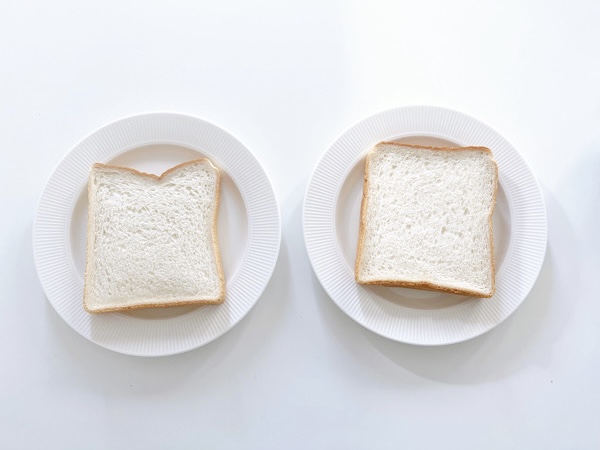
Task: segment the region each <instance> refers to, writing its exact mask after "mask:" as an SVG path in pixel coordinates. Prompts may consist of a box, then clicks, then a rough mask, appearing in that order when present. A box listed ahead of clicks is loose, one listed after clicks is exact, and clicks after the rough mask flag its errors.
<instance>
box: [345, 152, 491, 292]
mask: <svg viewBox="0 0 600 450" xmlns="http://www.w3.org/2000/svg"><path fill="white" fill-rule="evenodd" d="M497 180H498V169H497V166H496V163H495V162H494V160H493V159H492V152H491V151H490V150H489V149H488V148H485V147H456V148H441V147H424V146H417V145H407V144H399V143H394V142H381V143H379V144H377V145H376V146H375V147H374V148H373V149H372V150H371V151H370V152H369V154H368V156H367V160H366V166H365V178H364V187H363V198H362V205H361V218H360V230H359V238H358V248H357V255H356V265H355V277H356V281H357V282H358V283H360V284H376V285H385V286H396V287H408V288H414V289H426V290H434V291H442V292H451V293H455V294H461V295H470V296H475V297H491V296H492V295H493V294H494V290H495V266H494V245H493V233H492V231H493V230H492V213H493V211H494V205H495V202H496V190H497V182H498V181H497Z"/></svg>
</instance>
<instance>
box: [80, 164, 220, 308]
mask: <svg viewBox="0 0 600 450" xmlns="http://www.w3.org/2000/svg"><path fill="white" fill-rule="evenodd" d="M199 162H202V163H208V165H209V166H210V167H211V168H212V169H213V170H214V172H215V174H216V176H217V183H216V191H215V207H214V210H213V222H212V241H213V251H214V254H215V263H216V265H217V274H218V276H219V282H220V288H221V289H220V290H221V292H220V295H219V297H218V298H216V299H214V300H203V299H198V300H174V301H170V302H161V303H150V304H142V305H128V306H123V307H113V308H102V309H90V308H89V307H88V304H87V298H88V296H89V293H88V288H89V286H88V282H87V281H88V270H89V267H90V265H91V264H90V263H91V256H92V248H93V247H92V243H91V234H92V229H93V227H92V225H93V224H92V222H93V220H94V217H93V214H92V208H91V207H88V226H87V245H86V264H85V274H84V283H83V308H84V309H85V310H86V311H87V312H89V313H92V314H98V313H105V312H115V311H127V310H132V309H141V308H168V307H172V306H184V305H215V304H219V303H223V301H224V300H225V276H224V274H223V267H222V265H221V251H220V248H219V240H218V232H217V217H218V212H219V204H220V201H219V199H220V192H221V172H220V171H219V169H218V168H217V167H215V165H214V164H213V163H212V161H211V160H209V159H208V158H199V159H194V160H192V161H187V162H184V163H181V164H178V165H176V166H173V167H171V168H170V169H167V170H165V171H164V172H163V173H162V174H160V175H154V174H152V173H146V172H141V171H139V170H136V169H132V168H130V167H121V166H113V165H110V164H102V163H95V164H94V165H93V166H92V167H93V168H106V169H115V170H122V171H126V172H130V173H133V174H134V175H138V176H142V177H148V178H152V179H154V180H156V181H160V180H162V179H163V178H164V177H165V176H167V175H169V174H171V173H173V172H175V171H176V170H178V169H180V168H182V167H184V166H188V165H192V164H197V163H199ZM92 174H93V170H91V171H90V175H89V180H88V201H89V205H92V204H93V201H94V199H93V198H92V196H93V195H92V189H90V184H91V183H90V182H89V181H91V177H92Z"/></svg>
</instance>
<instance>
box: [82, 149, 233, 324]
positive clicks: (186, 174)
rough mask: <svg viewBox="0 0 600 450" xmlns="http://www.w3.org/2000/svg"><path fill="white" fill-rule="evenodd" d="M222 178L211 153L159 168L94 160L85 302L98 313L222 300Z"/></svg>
mask: <svg viewBox="0 0 600 450" xmlns="http://www.w3.org/2000/svg"><path fill="white" fill-rule="evenodd" d="M219 183H220V180H219V171H218V169H217V168H216V167H214V166H213V165H212V163H211V162H210V161H209V160H208V159H199V160H196V161H190V162H187V163H184V164H180V165H178V166H175V167H173V168H171V169H169V170H167V171H166V172H164V173H163V174H162V175H161V176H156V175H151V174H146V173H142V172H138V171H136V170H133V169H129V168H124V167H116V166H109V165H104V164H94V166H93V167H92V170H91V173H90V178H89V183H88V197H89V210H88V233H87V260H86V271H85V287H84V296H83V305H84V308H85V309H86V310H87V311H88V312H91V313H100V312H109V311H120V310H128V309H135V308H149V307H167V306H178V305H188V304H208V303H221V302H222V301H223V300H224V298H225V282H224V278H223V270H222V268H221V261H220V255H219V245H218V241H217V213H218V206H219Z"/></svg>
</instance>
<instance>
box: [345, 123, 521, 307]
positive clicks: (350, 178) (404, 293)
mask: <svg viewBox="0 0 600 450" xmlns="http://www.w3.org/2000/svg"><path fill="white" fill-rule="evenodd" d="M384 140H387V141H395V142H402V143H406V144H415V145H427V146H432V147H460V146H462V145H464V144H462V143H459V142H455V141H451V140H448V139H445V138H443V137H439V136H433V135H426V134H419V135H402V136H393V137H390V138H387V139H384ZM367 151H368V149H365V155H366V152H367ZM364 170H365V156H364V155H363V156H362V157H361V158H359V160H358V161H357V162H356V163H355V165H354V166H353V167H352V168H351V169H350V171H349V172H348V175H347V177H346V179H345V180H344V183H343V184H342V187H341V190H340V193H339V196H338V199H337V206H336V218H335V220H336V227H335V228H336V233H337V241H338V246H339V248H340V250H341V252H342V255H343V256H344V260H345V262H346V264H347V266H348V269H349V270H350V271H352V272H354V262H355V259H356V245H357V241H358V228H359V222H360V205H361V200H362V192H363V179H364ZM510 223H511V222H510V209H509V203H508V199H507V197H506V194H505V192H504V189H503V187H502V182H501V176H500V181H499V183H498V192H497V195H496V207H495V209H494V215H493V227H494V231H493V233H494V255H495V261H496V274H498V272H499V271H500V270H501V269H502V265H503V263H504V260H505V257H506V254H507V251H508V247H509V243H510ZM365 288H366V289H369V290H371V292H373V293H374V294H376V295H377V296H378V297H381V298H383V299H385V300H387V301H389V302H392V303H395V304H397V305H400V306H403V307H406V308H411V309H443V308H448V307H452V306H455V305H457V304H459V303H462V302H465V301H469V300H471V299H472V298H471V297H467V296H461V295H455V294H449V293H444V292H436V291H425V290H417V289H408V288H390V287H385V286H366V287H365Z"/></svg>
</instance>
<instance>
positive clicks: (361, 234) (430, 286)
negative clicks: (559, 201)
mask: <svg viewBox="0 0 600 450" xmlns="http://www.w3.org/2000/svg"><path fill="white" fill-rule="evenodd" d="M379 145H396V146H399V147H410V148H418V149H426V150H444V151H465V150H479V151H484V152H486V153H489V155H490V156H492V157H493V154H492V151H491V150H490V149H489V148H487V147H476V146H474V147H429V146H426V145H414V144H403V143H400V142H380V143H378V144H376V145H375V146H374V147H373V148H372V149H371V150H370V151H369V153H368V154H367V157H366V161H365V176H364V183H363V196H362V201H361V206H360V224H359V230H358V244H357V249H356V261H355V264H354V278H355V280H356V282H357V283H358V284H363V285H376V286H387V287H404V288H411V289H421V290H427V291H438V292H446V293H451V294H458V295H468V296H472V297H479V298H490V297H492V296H493V295H494V293H495V292H496V263H495V260H494V233H493V220H492V217H493V214H494V208H495V206H496V196H497V193H498V164H497V163H496V161H494V160H493V159H492V163H493V164H494V166H495V168H496V170H495V171H494V197H493V199H492V207H491V208H490V214H489V217H488V223H489V230H490V231H489V235H490V260H491V270H492V290H491V292H489V293H483V292H478V291H472V290H469V289H457V288H453V287H449V286H443V285H439V284H436V283H431V282H428V281H399V280H375V281H365V280H362V279H361V278H360V262H361V258H362V253H363V245H364V240H365V222H366V212H367V202H368V200H367V194H368V191H369V160H370V156H371V155H372V154H373V153H374V152H375V151H376V150H377V147H378V146H379Z"/></svg>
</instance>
